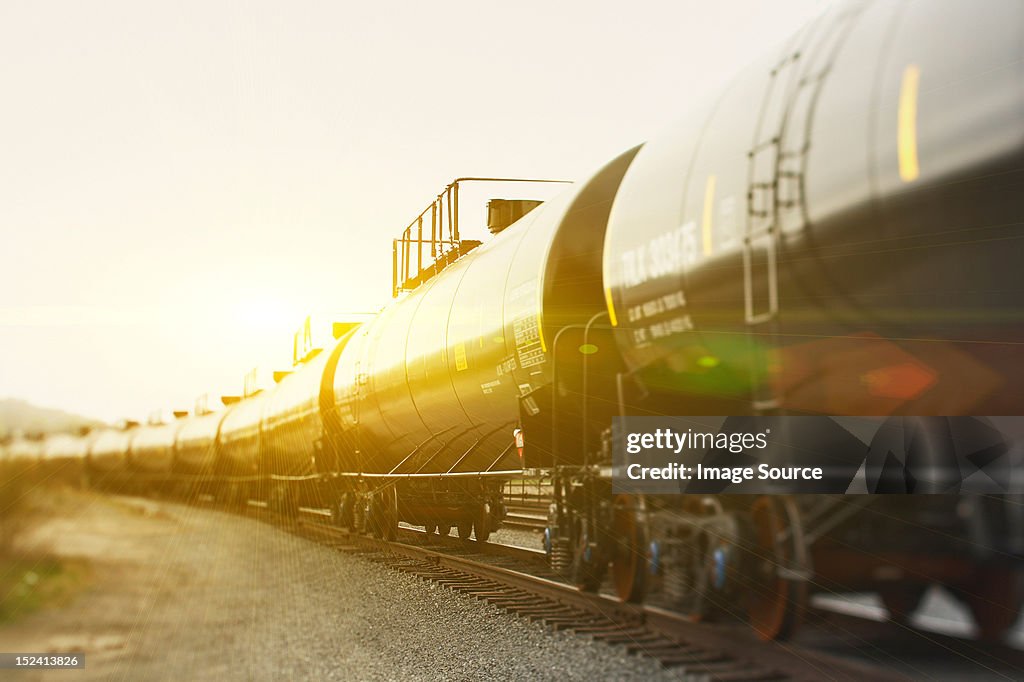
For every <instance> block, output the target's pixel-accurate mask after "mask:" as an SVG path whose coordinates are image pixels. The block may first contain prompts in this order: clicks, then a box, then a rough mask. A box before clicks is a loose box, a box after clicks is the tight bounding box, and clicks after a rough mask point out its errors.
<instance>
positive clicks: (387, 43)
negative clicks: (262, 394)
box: [0, 0, 824, 420]
mask: <svg viewBox="0 0 1024 682" xmlns="http://www.w3.org/2000/svg"><path fill="white" fill-rule="evenodd" d="M823 5H824V3H823V2H822V1H821V0H790V1H788V2H776V1H773V2H756V1H744V2H740V1H732V2H717V1H716V2H710V1H706V2H693V1H689V2H686V1H680V0H675V1H669V0H660V1H658V2H651V1H648V0H631V1H630V2H622V1H621V0H620V1H618V2H596V1H595V0H586V1H575V0H574V1H572V2H550V1H549V2H514V3H513V2H508V3H488V2H479V0H478V1H476V2H439V3H427V2H403V3H395V2H379V1H378V2H360V3H348V2H337V1H335V2H299V3H280V2H266V1H258V2H244V3H242V2H230V3H229V2H207V1H205V0H204V1H203V2H190V1H186V2H181V1H179V2H173V3H139V2H134V1H125V2H102V1H97V2H56V3H55V2H47V1H45V0H42V1H39V0H36V1H33V2H16V1H9V2H4V3H0V102H2V105H0V397H4V396H10V397H18V398H24V399H27V400H30V401H32V402H35V403H38V404H41V405H47V406H54V407H60V408H64V409H68V410H71V411H74V412H77V413H80V414H84V415H90V416H96V417H99V418H101V419H107V420H113V419H116V418H119V417H135V418H139V417H145V415H147V414H148V413H150V412H151V411H153V410H155V409H166V410H169V409H174V408H191V407H192V404H193V401H194V399H195V397H196V396H197V395H199V394H200V393H204V392H209V393H210V394H211V396H219V395H221V394H222V393H237V392H239V391H240V389H241V383H242V377H243V375H244V374H245V372H246V371H247V370H248V369H249V368H251V367H253V366H254V365H260V366H261V367H263V368H264V369H265V370H271V369H281V368H286V367H287V366H288V365H289V364H290V359H291V333H292V331H293V330H294V329H295V328H297V327H298V325H299V324H300V323H301V321H302V319H303V317H304V316H305V314H306V313H308V312H314V313H317V314H321V319H328V317H329V315H327V314H328V313H337V314H343V313H346V312H354V311H366V310H376V309H378V308H379V307H380V306H381V305H383V304H384V303H385V302H386V301H387V300H389V298H390V286H391V281H390V278H391V239H392V238H393V237H395V236H397V233H398V232H399V231H400V229H401V228H402V227H404V225H405V224H406V223H407V222H408V221H409V220H410V219H412V218H413V217H414V216H415V214H416V213H417V212H418V211H419V210H420V209H421V208H422V207H423V206H424V205H426V204H427V203H429V201H430V200H431V198H432V197H433V196H434V195H435V194H436V193H437V192H438V191H439V190H440V189H441V188H442V187H443V186H444V184H445V183H447V182H448V181H449V180H451V179H452V178H454V177H456V176H460V175H483V174H486V175H506V176H510V175H511V176H526V177H558V178H568V179H580V178H581V177H582V176H584V175H586V174H587V173H588V172H589V171H591V170H593V169H594V168H596V167H597V166H599V165H600V164H602V163H603V162H604V161H606V160H608V159H610V158H611V157H612V156H614V155H616V154H617V153H618V152H620V151H622V150H624V149H626V148H627V147H629V146H631V145H634V144H636V143H638V142H640V141H643V140H644V139H647V138H648V137H650V136H652V135H654V134H656V133H657V132H658V131H659V130H660V129H661V128H663V127H665V126H666V125H668V124H670V123H671V121H672V120H673V119H674V118H676V117H677V116H678V115H679V114H680V112H682V111H683V110H684V109H685V107H686V106H687V104H688V103H689V102H691V101H693V100H694V99H695V98H697V97H699V96H700V95H701V93H705V92H707V91H708V90H710V89H712V88H713V87H714V86H715V85H716V84H718V83H720V82H721V81H722V80H723V79H725V78H727V77H728V76H730V75H731V74H732V73H733V72H735V70H736V69H737V68H739V67H741V66H742V65H744V64H745V63H746V62H748V61H750V60H751V59H752V58H754V57H756V56H757V55H758V54H760V53H761V52H763V51H764V49H765V48H766V47H770V46H771V45H772V44H774V43H777V42H778V41H780V40H782V39H784V38H785V37H787V36H788V35H789V34H790V33H791V32H792V31H793V30H795V29H796V28H798V27H799V26H800V25H801V24H802V23H803V22H804V21H805V20H806V19H808V18H809V17H811V16H813V15H814V14H815V13H817V12H818V11H820V9H821V8H822V6H823Z"/></svg>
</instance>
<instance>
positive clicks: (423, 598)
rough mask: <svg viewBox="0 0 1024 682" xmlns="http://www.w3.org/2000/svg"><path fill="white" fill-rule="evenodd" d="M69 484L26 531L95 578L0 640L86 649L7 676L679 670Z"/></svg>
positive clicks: (323, 676)
mask: <svg viewBox="0 0 1024 682" xmlns="http://www.w3.org/2000/svg"><path fill="white" fill-rule="evenodd" d="M73 497H74V498H75V499H76V500H77V503H76V504H75V505H74V507H75V511H74V514H73V515H70V516H67V517H64V516H62V517H59V518H56V519H54V520H52V521H50V522H48V523H47V524H45V525H44V526H42V527H41V528H40V530H39V531H38V532H37V533H36V534H35V536H34V539H33V542H35V543H38V544H40V545H42V546H48V547H51V548H53V549H54V551H57V552H58V553H60V554H64V555H67V556H82V557H87V558H89V559H90V561H91V562H92V563H93V566H94V575H95V579H94V584H93V586H92V587H91V588H90V589H89V590H88V591H87V592H86V593H85V594H83V595H81V596H80V597H79V598H77V599H76V600H75V601H74V602H73V603H72V604H70V605H69V606H67V607H65V608H62V609H60V610H57V611H48V612H40V613H36V614H34V615H33V616H30V617H29V618H27V619H25V620H23V621H21V622H19V623H17V624H14V625H10V626H7V627H5V628H0V651H23V652H27V651H46V650H51V651H58V650H65V651H66V650H69V649H79V650H82V649H84V650H85V651H86V655H87V668H86V669H85V670H84V671H66V670H65V671H50V672H26V671H19V672H17V673H14V674H9V675H8V678H9V679H18V680H35V679H47V680H49V679H53V680H80V679H87V680H100V679H102V680H110V679H113V680H149V679H161V680H212V679H216V680H220V681H223V680H306V679H316V680H477V679H488V680H492V679H501V680H524V679H531V680H532V679H537V680H559V681H567V680H588V681H591V680H595V679H616V680H630V679H635V680H640V679H643V680H649V679H654V680H660V679H676V677H675V676H674V675H673V673H672V672H670V671H667V670H663V669H660V668H659V667H658V664H657V663H655V662H653V661H650V660H646V659H638V658H635V657H631V656H627V655H626V654H625V653H624V651H623V650H622V649H619V648H614V647H609V646H606V645H604V644H600V643H594V642H591V641H589V640H586V639H584V638H581V637H577V636H574V635H569V634H565V633H549V632H547V631H545V630H544V629H543V628H542V627H541V626H539V625H537V624H534V623H530V622H528V621H526V620H523V619H519V618H517V617H514V616H509V615H507V614H505V613H504V612H502V611H500V610H499V609H497V608H495V607H493V606H490V605H487V604H482V603H480V602H478V601H475V600H473V599H471V598H469V597H466V596H463V595H459V594H453V593H451V592H449V591H447V590H445V589H443V588H441V587H438V586H436V585H433V584H430V583H426V582H424V581H421V580H419V579H417V578H414V577H412V576H408V575H405V574H401V573H398V572H394V571H390V570H386V569H383V568H382V567H380V566H378V565H376V564H372V563H370V562H368V561H365V560H362V559H359V558H358V557H354V556H350V555H345V554H342V553H339V552H336V551H333V550H331V549H328V548H326V547H323V546H320V545H317V544H315V543H313V542H310V541H308V540H304V539H302V538H299V537H296V536H294V535H291V534H289V533H286V532H284V531H281V530H278V529H276V528H274V527H272V526H270V525H268V524H265V523H261V522H258V521H255V520H252V519H248V518H244V517H240V516H234V515H231V514H226V513H222V512H217V511H211V510H208V509H201V508H191V507H185V506H181V505H178V504H173V503H167V502H151V501H146V500H135V499H127V498H118V499H114V500H110V499H106V498H100V497H96V496H92V495H85V494H74V495H73ZM4 672H8V673H9V671H4Z"/></svg>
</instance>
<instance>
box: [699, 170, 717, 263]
mask: <svg viewBox="0 0 1024 682" xmlns="http://www.w3.org/2000/svg"><path fill="white" fill-rule="evenodd" d="M714 209H715V176H714V175H709V176H708V181H707V184H706V185H704V213H703V215H702V216H701V221H700V228H701V237H702V242H703V246H704V255H705V256H710V255H711V227H712V219H713V217H714V214H715V210H714Z"/></svg>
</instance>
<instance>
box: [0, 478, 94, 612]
mask: <svg viewBox="0 0 1024 682" xmlns="http://www.w3.org/2000/svg"><path fill="white" fill-rule="evenodd" d="M47 473H51V474H52V472H43V471H41V470H40V469H39V468H38V467H33V466H32V465H31V464H30V463H25V462H0V624H3V623H7V622H10V621H12V620H15V619H17V618H20V617H21V616H24V615H26V614H28V613H31V612H33V611H36V610H38V609H40V608H44V607H46V606H59V605H61V604H63V603H65V602H66V601H67V600H68V599H69V598H70V597H71V595H73V594H74V593H75V592H77V590H78V589H79V587H80V586H81V585H82V584H83V582H84V579H85V577H86V576H87V574H88V565H87V564H86V563H85V562H84V561H79V560H65V559H59V558H56V557H53V556H49V555H38V554H27V553H25V552H24V551H22V550H20V549H19V544H18V540H19V538H20V537H22V536H24V535H25V534H27V533H28V532H29V531H30V530H31V529H32V528H33V527H34V526H35V524H36V523H39V522H40V521H41V520H42V519H44V518H45V517H46V516H47V513H48V512H49V513H53V512H54V509H53V496H54V494H56V495H58V496H59V494H60V490H59V488H60V487H61V486H62V485H63V484H62V483H54V482H53V479H52V476H47V475H46V474H47Z"/></svg>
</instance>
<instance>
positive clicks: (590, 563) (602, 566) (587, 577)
mask: <svg viewBox="0 0 1024 682" xmlns="http://www.w3.org/2000/svg"><path fill="white" fill-rule="evenodd" d="M580 525H581V528H580V530H579V532H578V533H577V535H576V551H575V552H573V555H572V556H573V561H572V578H573V582H574V583H575V584H576V587H578V588H579V589H580V590H583V591H584V592H597V590H598V589H599V588H600V587H601V583H602V582H604V576H605V574H607V573H608V556H607V554H605V553H604V551H603V548H602V547H601V543H592V542H591V541H590V534H589V532H588V531H587V528H586V525H585V522H581V524H580Z"/></svg>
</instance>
